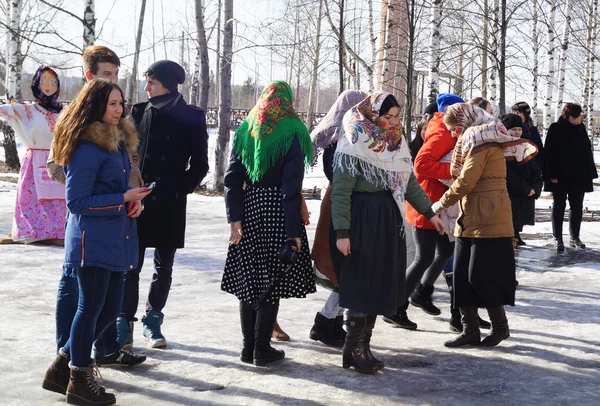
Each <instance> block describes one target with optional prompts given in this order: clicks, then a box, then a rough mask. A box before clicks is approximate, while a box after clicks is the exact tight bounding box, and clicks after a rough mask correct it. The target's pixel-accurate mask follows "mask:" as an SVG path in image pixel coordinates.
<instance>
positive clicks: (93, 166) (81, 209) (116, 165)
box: [64, 122, 138, 271]
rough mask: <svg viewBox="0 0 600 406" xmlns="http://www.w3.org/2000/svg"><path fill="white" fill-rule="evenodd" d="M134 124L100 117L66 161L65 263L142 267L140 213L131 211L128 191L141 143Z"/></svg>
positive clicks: (77, 266)
mask: <svg viewBox="0 0 600 406" xmlns="http://www.w3.org/2000/svg"><path fill="white" fill-rule="evenodd" d="M137 142H138V136H137V133H136V132H135V130H133V129H132V128H130V126H129V127H127V128H125V129H124V128H123V127H120V128H117V127H114V128H112V127H109V126H107V125H106V124H103V123H101V122H96V123H94V124H92V125H90V126H89V127H87V128H86V129H85V130H84V132H83V134H82V135H81V138H80V142H79V145H78V146H77V149H76V150H75V152H74V153H73V156H72V157H71V160H70V162H69V164H68V165H67V166H65V167H64V172H65V175H66V196H65V197H66V200H67V207H68V209H69V216H68V220H67V229H66V234H65V266H66V267H69V268H80V267H90V266H97V267H100V268H104V269H108V270H110V271H125V270H130V269H133V268H135V267H137V265H138V264H137V263H138V239H137V232H136V222H135V219H133V218H130V217H128V216H127V208H126V205H125V202H124V196H123V195H124V194H125V192H127V190H128V189H129V186H128V185H127V183H128V180H129V174H130V169H131V163H130V159H129V154H130V153H133V152H135V149H136V148H137Z"/></svg>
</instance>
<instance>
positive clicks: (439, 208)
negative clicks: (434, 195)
mask: <svg viewBox="0 0 600 406" xmlns="http://www.w3.org/2000/svg"><path fill="white" fill-rule="evenodd" d="M431 210H433V212H434V213H435V214H438V215H439V214H441V213H442V212H443V211H444V210H446V208H445V207H444V206H443V205H442V203H440V202H439V201H437V202H435V203H434V204H432V205H431Z"/></svg>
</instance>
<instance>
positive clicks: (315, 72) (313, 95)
mask: <svg viewBox="0 0 600 406" xmlns="http://www.w3.org/2000/svg"><path fill="white" fill-rule="evenodd" d="M323 1H325V0H319V14H318V16H317V33H316V40H315V56H314V59H313V69H312V78H311V83H310V94H309V96H308V108H307V109H306V111H307V114H306V121H307V123H306V125H307V127H308V131H312V129H313V122H314V118H315V104H316V102H317V79H318V78H319V63H320V61H319V57H320V52H321V19H322V18H323Z"/></svg>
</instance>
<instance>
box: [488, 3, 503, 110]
mask: <svg viewBox="0 0 600 406" xmlns="http://www.w3.org/2000/svg"><path fill="white" fill-rule="evenodd" d="M499 14H500V6H499V5H498V0H493V5H492V18H491V19H490V23H491V24H490V25H491V27H492V29H491V30H490V31H491V35H492V49H491V52H490V56H491V59H492V71H491V73H490V89H489V96H490V97H489V100H490V103H491V104H492V106H494V108H495V107H496V106H497V103H498V100H497V88H498V83H497V81H496V77H497V72H498V37H499V31H500V16H499Z"/></svg>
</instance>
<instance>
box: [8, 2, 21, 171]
mask: <svg viewBox="0 0 600 406" xmlns="http://www.w3.org/2000/svg"><path fill="white" fill-rule="evenodd" d="M21 7H22V4H21V1H20V0H11V2H10V22H9V29H8V32H7V35H8V37H9V38H10V39H9V49H8V58H7V60H6V81H5V82H4V83H5V85H6V94H7V100H11V99H14V100H16V101H17V102H21V101H22V100H20V94H21V92H20V91H17V89H18V88H20V87H21V83H20V82H21V80H20V77H21V73H20V72H21V66H19V65H20V64H21V63H22V62H23V61H22V58H20V56H19V39H20V34H19V27H20V23H21ZM3 145H4V159H5V162H6V166H8V167H9V168H11V169H12V170H14V171H19V169H21V164H20V162H19V154H18V153H17V144H16V142H15V132H14V130H13V129H12V127H10V126H9V125H7V124H5V125H4V143H3Z"/></svg>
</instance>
